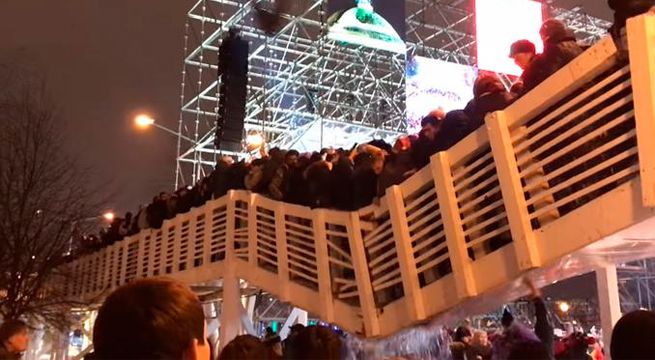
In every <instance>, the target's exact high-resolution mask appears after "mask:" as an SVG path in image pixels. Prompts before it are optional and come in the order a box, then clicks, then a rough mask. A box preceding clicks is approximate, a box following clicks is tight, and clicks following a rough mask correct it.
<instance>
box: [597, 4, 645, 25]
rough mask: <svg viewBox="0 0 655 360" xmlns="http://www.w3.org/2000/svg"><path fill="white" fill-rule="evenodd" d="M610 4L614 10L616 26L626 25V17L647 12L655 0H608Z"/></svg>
mask: <svg viewBox="0 0 655 360" xmlns="http://www.w3.org/2000/svg"><path fill="white" fill-rule="evenodd" d="M607 3H608V5H609V6H610V8H611V9H612V10H614V27H617V28H621V27H623V26H625V21H626V19H628V18H630V17H633V16H637V15H639V14H643V13H645V12H647V11H648V10H649V9H650V8H651V7H652V6H655V0H608V1H607Z"/></svg>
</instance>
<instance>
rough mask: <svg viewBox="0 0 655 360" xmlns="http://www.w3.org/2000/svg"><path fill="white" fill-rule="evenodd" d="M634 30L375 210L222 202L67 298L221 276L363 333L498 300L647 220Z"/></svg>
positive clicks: (647, 157) (125, 245)
mask: <svg viewBox="0 0 655 360" xmlns="http://www.w3.org/2000/svg"><path fill="white" fill-rule="evenodd" d="M628 33H629V41H630V50H631V52H630V63H628V61H627V60H624V58H625V57H623V58H622V57H621V56H620V54H618V53H617V50H616V48H615V46H614V44H613V42H612V40H611V39H609V38H606V39H604V40H602V41H601V42H599V43H598V44H596V45H595V46H594V47H592V48H591V49H589V50H588V51H586V52H585V53H584V54H582V55H581V56H580V57H578V58H577V59H575V60H574V61H573V62H572V63H571V64H569V65H568V66H566V67H565V68H563V69H561V70H560V71H559V72H557V73H556V74H554V75H553V76H552V77H550V78H549V79H548V80H546V81H545V82H544V83H543V84H541V85H540V86H538V87H537V88H536V89H535V90H534V91H532V92H530V93H529V94H527V95H526V96H525V97H523V98H521V99H520V100H519V101H517V102H516V103H515V104H513V105H512V106H510V107H509V108H508V109H506V110H505V111H502V112H497V113H495V114H492V115H490V116H488V118H487V119H486V126H485V127H482V128H480V129H478V130H477V131H476V132H474V133H473V134H471V135H470V136H468V137H467V138H465V139H464V140H462V141H461V142H460V143H458V144H457V145H455V146H454V147H452V148H451V149H450V150H448V151H446V152H442V153H438V154H436V155H434V156H433V157H432V159H431V162H430V165H429V166H427V167H425V168H423V169H421V170H420V171H419V172H418V173H417V174H415V175H414V176H412V177H411V178H410V179H408V180H407V181H405V182H404V183H402V184H401V185H400V186H393V187H391V188H389V189H388V190H387V193H386V196H385V197H383V198H382V199H381V202H380V204H379V205H378V206H373V207H369V208H367V209H364V210H361V211H358V212H343V211H333V210H322V209H318V210H317V209H315V210H311V209H309V208H306V207H301V206H296V205H291V204H285V203H281V202H276V201H273V200H270V199H268V198H266V197H263V196H260V195H256V194H250V193H248V192H243V191H231V192H230V193H229V194H228V195H227V196H225V197H222V198H220V199H217V200H213V201H210V202H208V203H207V204H206V205H205V206H203V207H201V208H198V209H192V210H191V211H190V212H189V213H186V214H182V215H178V216H177V217H176V218H174V219H172V220H167V221H165V222H164V224H163V226H162V228H161V230H147V231H142V232H141V233H139V234H137V235H135V236H132V237H129V238H127V239H125V240H123V241H120V242H118V243H116V244H114V245H112V246H109V247H108V248H106V249H103V250H102V251H99V252H96V253H94V254H91V255H87V256H84V257H82V258H80V259H79V260H77V261H75V262H74V263H72V264H71V267H72V269H73V272H74V274H75V276H74V277H73V278H72V279H71V280H70V281H69V282H68V283H67V285H66V286H67V290H68V292H69V293H70V294H71V295H72V296H76V297H82V298H91V297H93V296H97V295H101V294H106V293H107V292H108V291H110V290H111V289H113V288H115V287H117V286H119V285H121V284H124V283H126V282H129V281H130V280H133V279H137V278H143V277H151V276H171V277H174V278H177V279H180V280H182V281H185V282H187V283H190V284H202V283H205V282H208V281H212V280H217V279H220V278H221V277H223V276H225V274H226V273H227V272H229V273H231V274H234V275H235V276H237V277H238V278H240V279H244V280H245V281H248V282H249V283H250V284H252V285H254V286H257V287H260V288H262V289H264V290H265V291H268V292H270V293H272V294H273V295H275V296H276V297H278V298H279V299H281V300H282V301H286V302H289V303H292V304H294V305H295V306H298V307H300V308H303V309H306V310H307V311H309V312H310V313H313V314H315V315H317V316H318V317H320V318H321V319H323V320H324V321H327V322H334V323H336V324H338V325H340V326H341V327H343V328H344V329H346V330H349V331H353V332H362V333H364V334H365V335H367V336H378V335H385V334H391V333H393V332H395V331H398V330H399V329H402V328H404V327H407V326H411V325H413V324H417V323H420V322H423V321H425V320H427V319H429V318H431V317H434V316H437V315H439V314H444V313H447V312H448V311H451V310H453V309H455V310H456V309H464V308H465V307H466V306H467V304H471V303H475V302H476V299H479V295H482V294H490V293H495V294H500V292H499V291H502V289H505V288H506V285H507V284H510V283H511V282H512V281H514V280H516V279H517V278H519V277H520V276H521V275H522V274H524V273H525V272H526V271H529V270H531V269H539V268H540V269H547V268H548V267H549V266H553V264H557V262H558V260H559V259H562V258H563V257H565V256H569V255H571V254H574V253H575V252H576V251H578V250H579V249H582V248H584V247H585V246H588V245H590V244H592V243H595V242H597V241H600V240H602V239H604V238H605V237H607V236H609V235H612V234H614V233H616V232H617V231H619V230H622V229H625V228H627V227H629V226H631V225H634V224H636V223H639V222H641V221H643V220H645V219H648V218H649V217H652V216H653V211H652V209H651V208H650V207H651V206H653V205H655V141H653V140H654V135H655V96H654V95H653V94H655V91H654V90H655V68H654V66H655V65H654V64H655V62H654V60H655V20H654V17H653V16H641V17H639V18H637V19H634V20H631V23H630V28H629V32H628ZM622 59H623V60H622ZM498 301H501V299H498V300H495V299H494V298H493V297H491V298H487V299H486V300H485V302H486V303H488V306H490V307H493V306H495V305H497V302H498ZM479 303H480V301H477V304H478V305H479Z"/></svg>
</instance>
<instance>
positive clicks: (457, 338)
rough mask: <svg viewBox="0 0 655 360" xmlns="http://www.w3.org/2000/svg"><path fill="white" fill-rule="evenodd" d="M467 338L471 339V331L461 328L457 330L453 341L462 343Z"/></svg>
mask: <svg viewBox="0 0 655 360" xmlns="http://www.w3.org/2000/svg"><path fill="white" fill-rule="evenodd" d="M465 337H471V330H469V329H468V328H466V327H464V326H460V327H458V328H457V329H456V330H455V335H454V336H453V340H455V341H462V339H463V338H465Z"/></svg>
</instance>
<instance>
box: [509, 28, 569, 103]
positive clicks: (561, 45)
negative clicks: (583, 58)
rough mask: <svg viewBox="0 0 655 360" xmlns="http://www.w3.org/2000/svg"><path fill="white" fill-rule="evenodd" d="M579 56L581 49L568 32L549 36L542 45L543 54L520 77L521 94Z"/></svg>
mask: <svg viewBox="0 0 655 360" xmlns="http://www.w3.org/2000/svg"><path fill="white" fill-rule="evenodd" d="M580 54H582V48H581V47H580V46H579V45H578V43H577V42H576V40H575V36H574V35H573V34H572V33H571V32H570V31H565V32H561V33H558V34H555V35H554V36H551V38H550V39H548V41H547V42H546V43H545V44H544V52H543V53H542V54H539V55H537V56H536V57H535V58H534V59H533V60H532V62H531V63H530V64H529V65H528V67H527V69H525V71H524V72H523V75H521V79H523V93H522V94H525V93H527V92H528V91H530V90H532V89H534V88H535V87H537V85H539V84H541V83H542V82H543V81H544V80H546V79H547V78H548V77H549V76H551V75H552V74H554V73H555V72H556V71H557V70H559V69H561V68H563V67H564V66H565V65H566V64H568V63H569V62H571V60H573V59H575V58H576V57H577V56H578V55H580ZM522 94H521V95H522Z"/></svg>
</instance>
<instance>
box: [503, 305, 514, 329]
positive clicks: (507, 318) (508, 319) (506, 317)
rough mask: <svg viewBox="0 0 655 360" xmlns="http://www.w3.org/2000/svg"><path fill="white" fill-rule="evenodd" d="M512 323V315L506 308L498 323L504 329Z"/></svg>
mask: <svg viewBox="0 0 655 360" xmlns="http://www.w3.org/2000/svg"><path fill="white" fill-rule="evenodd" d="M513 321H514V315H512V313H511V312H510V311H509V308H508V307H506V308H504V309H503V317H502V318H501V320H500V323H501V324H503V326H504V327H509V326H510V325H512V322H513Z"/></svg>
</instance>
